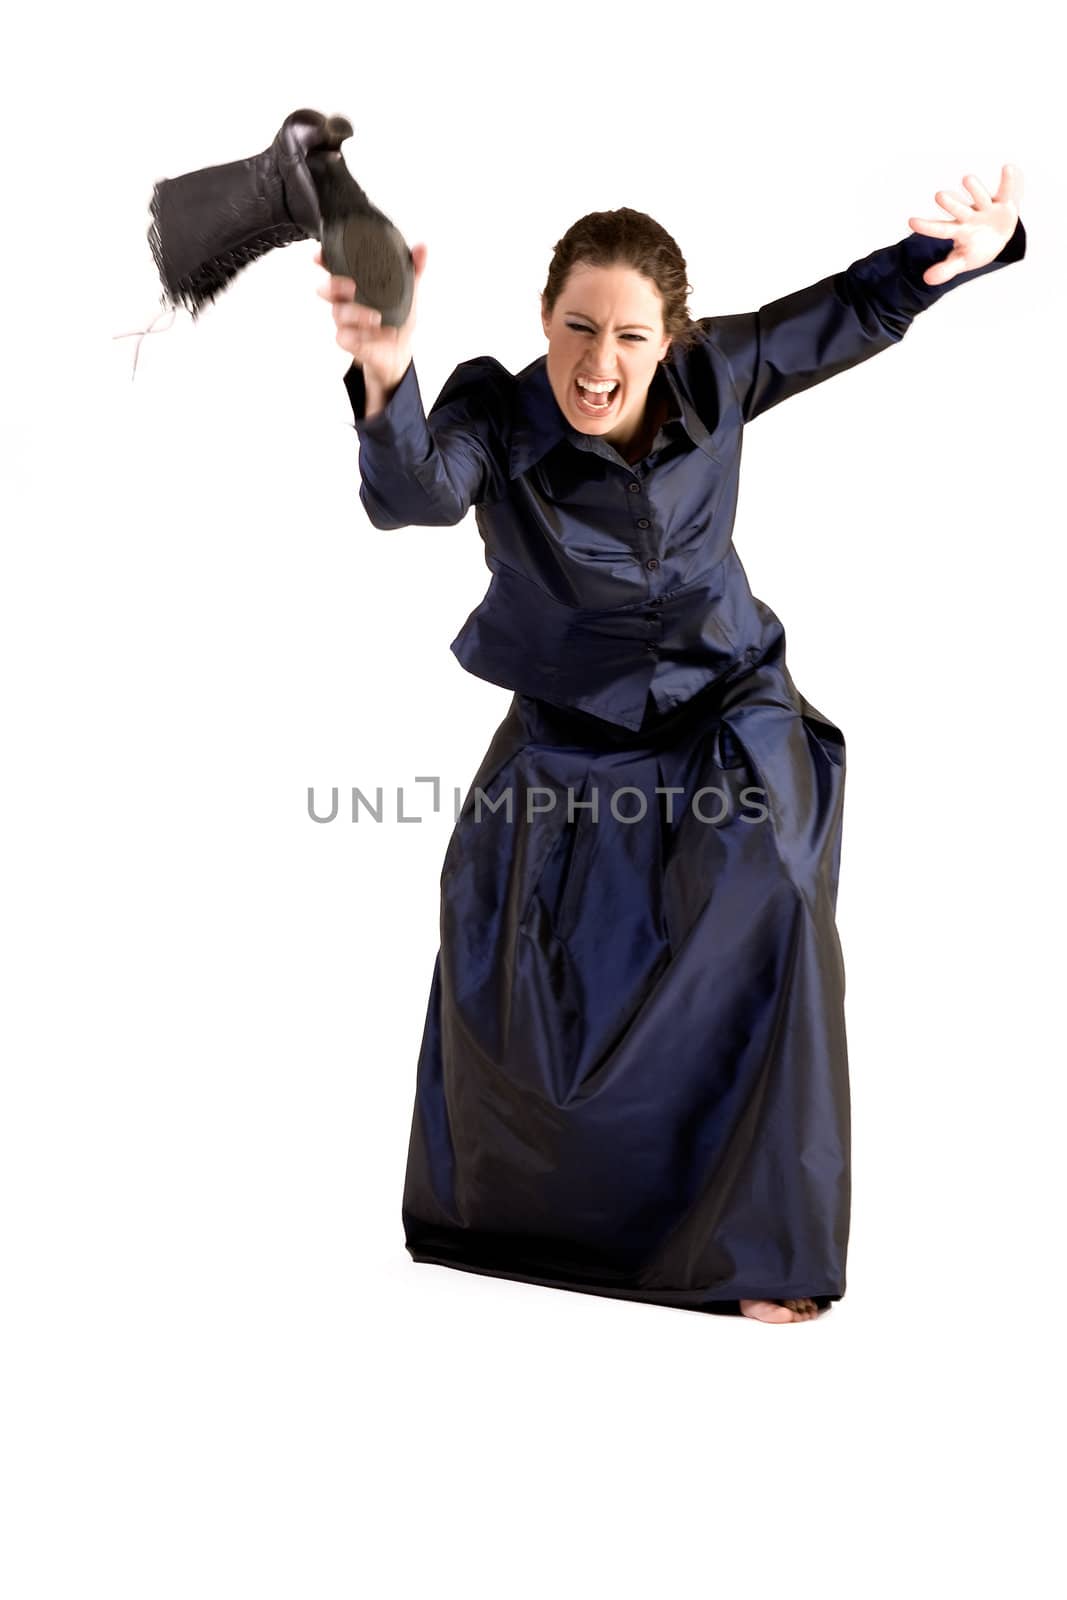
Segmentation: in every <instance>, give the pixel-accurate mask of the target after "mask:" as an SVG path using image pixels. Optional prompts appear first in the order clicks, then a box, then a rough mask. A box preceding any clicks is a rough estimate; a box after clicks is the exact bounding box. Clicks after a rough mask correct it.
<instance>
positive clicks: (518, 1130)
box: [403, 639, 850, 1314]
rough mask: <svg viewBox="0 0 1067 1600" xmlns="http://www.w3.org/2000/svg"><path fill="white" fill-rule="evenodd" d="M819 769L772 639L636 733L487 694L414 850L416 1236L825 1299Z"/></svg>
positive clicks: (822, 749) (839, 1267)
mask: <svg viewBox="0 0 1067 1600" xmlns="http://www.w3.org/2000/svg"><path fill="white" fill-rule="evenodd" d="M844 778H845V742H844V739H843V737H842V734H841V730H840V729H839V728H837V727H835V726H834V724H832V723H831V722H829V721H828V720H827V719H826V718H825V717H823V716H822V715H821V714H820V713H819V712H817V711H816V710H815V709H814V707H812V706H811V704H810V703H809V702H808V701H807V700H806V699H804V697H803V696H802V695H800V694H799V693H798V691H797V689H796V687H795V685H794V684H793V682H792V679H791V677H790V674H789V672H788V669H787V668H786V665H785V659H784V640H782V639H780V640H779V641H778V643H777V645H776V646H775V647H774V648H772V649H771V650H770V651H769V652H768V653H767V655H766V656H765V658H764V659H763V660H761V661H759V662H758V663H757V664H756V665H755V666H754V667H752V668H751V669H750V670H748V671H746V672H744V673H743V674H742V675H741V676H740V677H735V678H733V679H732V680H730V681H728V682H726V683H723V682H721V681H718V682H716V683H713V684H711V685H709V686H708V687H707V688H706V689H705V690H703V691H701V692H700V693H698V694H696V695H694V696H693V697H692V698H691V699H689V700H688V701H685V702H683V703H682V704H681V705H679V706H677V707H675V708H674V709H673V710H672V711H670V712H667V713H665V714H663V713H657V712H656V711H655V708H654V706H652V704H651V702H650V704H649V711H648V713H647V714H646V717H645V721H644V723H643V725H642V727H641V729H640V730H639V731H636V732H634V731H631V730H628V729H626V728H622V727H619V726H617V725H615V724H613V723H609V722H606V721H604V720H603V719H601V718H597V717H593V716H590V715H588V714H586V713H583V712H578V711H573V710H564V709H560V708H558V707H555V706H551V705H549V704H547V703H546V702H544V701H542V700H535V699H532V698H530V697H529V696H526V695H522V694H516V695H515V696H514V698H513V700H512V703H511V706H510V709H509V710H508V713H507V715H506V716H505V718H504V720H503V722H502V723H501V724H500V726H499V728H498V729H497V732H496V734H495V736H494V738H493V740H492V743H491V744H490V746H489V749H488V750H487V752H486V754H485V757H484V759H483V761H482V763H481V766H480V768H479V770H478V773H477V774H476V776H475V778H474V780H473V783H472V785H471V788H470V790H469V792H468V794H467V796H466V798H465V800H464V803H463V808H462V811H461V814H460V816H459V818H458V821H457V823H456V827H455V829H454V832H453V834H452V837H451V840H450V842H449V846H448V850H447V853H446V856H445V861H444V866H443V870H442V874H441V946H440V951H439V953H438V956H437V960H436V963H435V967H434V972H433V981H432V986H431V992H430V998H429V1005H428V1009H427V1015H426V1024H425V1030H424V1034H423V1039H422V1048H421V1053H420V1058H419V1063H418V1072H417V1082H416V1091H415V1105H414V1114H413V1117H412V1126H411V1140H410V1146H409V1153H408V1164H407V1173H406V1180H405V1186H404V1197H403V1223H404V1230H405V1235H406V1244H407V1249H408V1251H409V1252H410V1254H411V1256H412V1258H413V1259H414V1260H415V1261H421V1262H435V1263H438V1264H440V1265H443V1266H449V1267H458V1268H461V1269H463V1270H466V1271H473V1272H480V1273H488V1274H491V1275H494V1276H501V1277H507V1278H513V1279H520V1280H523V1281H525V1282H529V1283H537V1284H545V1285H550V1286H553V1287H556V1288H561V1289H574V1290H579V1291H583V1292H586V1293H593V1294H602V1295H611V1296H615V1297H619V1298H626V1299H634V1300H644V1301H653V1302H658V1303H660V1304H663V1305H673V1306H681V1307H685V1308H688V1309H692V1310H697V1311H720V1312H733V1313H735V1314H736V1313H737V1312H738V1311H739V1309H740V1308H739V1305H738V1302H739V1301H740V1300H741V1299H748V1298H760V1299H763V1298H767V1299H785V1298H790V1297H794V1296H796V1297H799V1296H802V1295H807V1296H811V1297H812V1298H813V1299H815V1301H816V1302H817V1303H818V1304H819V1305H820V1306H821V1307H826V1306H828V1305H829V1304H830V1303H831V1301H834V1300H838V1299H840V1298H841V1296H842V1295H843V1294H844V1292H845V1256H846V1248H847V1243H848V1232H849V1211H850V1167H849V1148H850V1105H849V1083H848V1063H847V1052H846V1041H845V1022H844V988H845V980H844V966H843V962H842V958H841V948H840V943H839V939H838V934H837V929H836V925H835V907H836V900H837V883H838V869H839V862H840V847H841V825H842V808H843V799H844ZM594 791H596V799H595V800H594ZM509 793H510V801H509ZM553 796H554V799H553V798H552V797H553ZM568 798H569V802H570V803H569V804H568ZM594 805H595V806H596V811H595V812H594V810H593V806H594ZM509 809H510V816H509Z"/></svg>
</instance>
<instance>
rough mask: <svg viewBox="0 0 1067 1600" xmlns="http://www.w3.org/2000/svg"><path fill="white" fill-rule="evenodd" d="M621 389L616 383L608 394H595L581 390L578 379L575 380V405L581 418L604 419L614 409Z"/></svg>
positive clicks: (587, 390)
mask: <svg viewBox="0 0 1067 1600" xmlns="http://www.w3.org/2000/svg"><path fill="white" fill-rule="evenodd" d="M621 389H622V385H621V384H620V383H616V385H615V387H614V389H612V391H611V393H610V394H595V393H593V392H592V391H591V390H589V389H583V388H582V386H581V384H580V383H579V382H578V379H577V378H575V380H574V394H575V404H576V405H577V407H578V410H579V411H580V412H582V414H583V416H588V417H606V416H607V415H608V414H609V413H610V412H611V411H613V410H614V409H615V406H616V405H617V403H618V399H619V394H620V392H621Z"/></svg>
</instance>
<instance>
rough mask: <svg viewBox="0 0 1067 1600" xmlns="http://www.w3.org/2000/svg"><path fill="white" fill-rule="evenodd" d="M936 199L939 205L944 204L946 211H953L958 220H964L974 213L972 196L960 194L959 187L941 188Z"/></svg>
mask: <svg viewBox="0 0 1067 1600" xmlns="http://www.w3.org/2000/svg"><path fill="white" fill-rule="evenodd" d="M934 199H935V200H936V201H937V203H938V205H939V206H944V208H945V210H946V211H949V212H951V214H952V215H953V216H954V217H955V218H956V220H957V221H958V222H964V221H966V220H967V219H968V218H971V217H973V215H974V207H973V206H972V205H971V201H970V196H969V195H962V194H960V192H959V190H958V189H939V190H938V191H937V193H936V194H935V195H934Z"/></svg>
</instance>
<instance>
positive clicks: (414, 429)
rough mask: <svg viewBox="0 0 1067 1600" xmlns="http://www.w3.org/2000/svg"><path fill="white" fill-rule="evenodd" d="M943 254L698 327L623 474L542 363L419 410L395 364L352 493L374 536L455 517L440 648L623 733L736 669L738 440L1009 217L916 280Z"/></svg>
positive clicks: (747, 630) (854, 272)
mask: <svg viewBox="0 0 1067 1600" xmlns="http://www.w3.org/2000/svg"><path fill="white" fill-rule="evenodd" d="M951 248H952V244H951V241H950V240H948V239H933V238H929V237H927V236H926V235H925V234H918V233H911V234H909V235H908V236H907V237H906V238H905V239H902V240H901V241H900V242H899V243H897V244H893V245H889V246H887V247H886V248H884V249H880V250H876V251H874V252H873V254H871V255H869V256H865V257H863V258H861V259H860V260H858V261H854V262H853V263H852V265H851V266H849V267H848V268H847V269H846V270H845V271H843V272H837V273H833V274H831V275H830V276H829V277H825V278H822V279H820V280H819V281H818V282H817V283H813V284H811V285H810V286H809V287H808V288H805V289H799V290H797V291H796V292H794V293H792V294H787V295H784V296H783V297H782V298H781V299H778V300H772V301H770V302H769V303H768V304H766V305H763V306H761V307H760V308H759V310H758V311H750V312H743V313H739V314H736V315H731V316H717V317H703V318H701V319H700V322H699V326H700V328H701V329H702V331H703V334H704V337H703V339H702V340H701V341H700V343H699V344H696V345H695V346H693V347H692V348H691V349H689V350H680V349H677V348H672V350H671V351H670V353H669V354H668V356H667V359H666V360H665V361H664V362H663V363H662V364H661V365H660V367H659V368H658V369H657V373H656V376H655V378H654V379H653V390H655V388H656V386H659V387H660V390H661V392H662V395H663V398H664V399H666V400H667V402H668V418H667V420H666V422H664V424H663V425H662V426H661V428H660V429H659V432H658V433H657V435H656V437H655V439H654V440H653V442H652V446H651V448H650V450H649V452H648V454H647V455H646V456H645V457H644V458H643V460H641V461H638V462H636V463H630V462H627V461H626V460H625V459H624V457H623V456H622V455H621V454H620V453H619V452H618V451H617V450H616V449H615V448H614V446H613V445H610V444H608V443H607V441H606V440H604V439H602V438H598V437H597V436H595V435H592V434H585V433H582V432H580V431H579V430H578V429H576V428H574V427H572V426H571V424H570V423H569V422H568V421H567V419H566V418H565V416H564V415H563V412H562V411H561V410H560V408H559V406H558V404H557V402H556V399H555V396H554V395H553V393H552V389H551V386H550V384H549V381H548V372H547V358H546V356H544V355H542V356H540V357H538V359H537V360H536V361H532V362H531V363H530V365H529V366H527V367H524V368H523V370H522V371H521V372H520V373H518V374H517V375H515V374H512V373H510V372H509V371H508V370H507V368H506V367H504V366H502V365H501V363H500V362H499V361H497V360H495V359H494V358H493V357H492V356H477V357H475V358H474V359H473V360H470V361H464V362H462V363H461V364H460V365H459V366H458V367H457V368H456V369H455V371H454V372H453V373H452V375H451V377H450V378H449V379H448V380H447V382H446V383H445V385H444V387H443V389H442V390H441V393H440V395H439V396H438V398H437V400H436V401H435V402H434V404H433V406H432V408H431V410H430V412H429V415H428V416H427V414H426V413H425V411H424V409H423V404H422V398H421V394H420V391H419V383H418V376H417V374H416V371H415V364H414V362H412V363H411V364H410V365H409V367H408V369H407V371H406V372H405V374H404V376H403V378H402V379H401V381H400V383H399V385H398V386H397V387H396V389H395V390H394V391H393V393H392V394H391V395H390V397H389V400H388V403H387V404H386V406H385V407H384V409H383V410H382V411H380V412H378V413H377V414H376V415H374V416H373V417H370V418H368V417H366V416H365V415H364V412H365V408H366V391H365V387H364V383H363V374H362V371H361V369H360V368H359V367H358V366H356V365H355V364H353V365H352V367H351V368H350V369H349V371H348V372H347V373H346V374H345V376H344V383H345V387H346V389H347V391H348V395H349V399H350V401H351V403H352V410H353V415H354V417H355V423H354V427H355V430H356V432H357V434H358V435H359V441H360V445H359V469H360V476H361V479H362V482H361V485H360V490H359V497H360V500H361V502H362V504H363V506H364V509H365V510H366V513H367V516H368V517H369V518H370V521H371V522H372V523H373V525H374V526H375V527H376V528H403V527H408V526H418V527H442V526H451V525H453V524H455V523H458V522H460V521H462V520H463V518H464V517H465V516H466V514H467V512H468V510H469V509H470V507H471V506H472V505H473V506H474V507H475V519H476V522H477V525H478V529H479V532H480V533H481V537H482V540H483V541H484V545H485V559H486V564H487V565H488V567H489V569H490V571H491V573H492V578H491V581H490V584H489V589H488V592H487V594H486V596H485V598H484V600H483V601H482V602H481V604H480V605H479V606H477V607H476V608H475V610H474V611H472V612H471V614H470V616H469V617H468V618H467V620H466V622H465V623H464V625H463V627H462V628H461V630H460V632H459V634H458V635H457V636H456V638H455V639H454V640H453V642H452V645H451V648H452V650H453V652H454V653H455V655H456V656H457V658H458V659H459V661H460V662H461V663H462V665H463V666H464V667H465V668H466V669H467V670H468V671H469V672H472V673H474V674H475V675H476V676H478V677H480V678H485V679H487V680H488V681H489V682H490V683H496V684H500V685H502V686H503V687H505V688H510V689H513V690H517V691H519V692H521V693H524V694H529V695H534V696H537V697H538V698H540V699H543V700H547V701H549V702H551V703H552V704H554V705H560V706H570V707H574V708H577V709H578V710H582V711H587V712H591V713H592V714H593V715H595V716H598V717H602V718H604V719H606V720H607V721H609V722H614V723H618V724H621V725H622V726H623V727H627V728H638V727H640V725H641V722H642V719H643V716H644V714H645V710H646V707H647V705H648V701H649V697H650V696H651V699H652V701H653V702H654V704H655V706H656V708H657V709H658V710H660V711H666V710H669V709H670V708H671V707H672V706H674V705H676V704H678V703H679V702H680V701H682V700H686V699H688V698H689V697H690V696H691V695H693V694H694V693H696V691H697V690H698V689H702V688H703V687H704V686H705V685H706V684H708V683H710V682H711V681H712V680H713V679H716V678H724V679H725V678H728V677H730V676H732V675H736V674H738V673H741V672H744V671H746V670H747V669H748V667H749V666H750V665H751V663H752V662H754V661H755V660H757V659H758V658H759V657H760V655H761V654H762V652H763V651H764V650H765V649H766V648H767V647H768V644H769V641H770V640H771V639H772V638H773V637H776V636H777V635H778V634H779V633H780V628H781V625H780V624H779V622H778V619H777V618H776V617H775V615H774V613H773V612H772V611H771V610H770V608H769V607H767V606H765V605H764V603H763V602H762V601H760V600H758V599H756V598H755V597H754V596H753V594H752V591H751V590H750V588H749V585H748V580H747V578H746V576H745V572H744V569H743V567H742V565H741V562H740V559H739V558H738V555H737V552H736V550H735V549H734V545H733V526H734V517H735V513H736V509H737V492H738V481H739V474H740V466H741V442H742V433H743V429H744V424H745V423H746V422H751V421H752V419H753V418H754V417H758V416H759V415H760V414H761V412H764V411H767V410H769V409H770V407H771V406H775V405H777V404H778V403H779V401H781V400H786V399H788V398H789V397H790V395H794V394H799V393H800V392H801V391H802V390H804V389H808V388H811V386H812V385H813V384H816V383H821V382H822V381H823V379H824V378H829V377H832V376H833V375H834V374H835V373H838V372H844V371H846V370H847V369H848V368H849V367H853V366H856V365H857V363H859V362H860V361H865V360H867V358H868V357H869V356H873V355H876V354H877V353H878V352H879V351H880V350H885V349H888V347H889V346H890V345H893V344H896V343H898V342H899V341H900V340H901V339H902V338H903V336H904V334H905V333H906V332H907V330H908V328H909V327H910V325H911V322H912V320H913V318H914V317H915V316H916V315H917V314H918V313H919V312H920V311H923V310H925V309H926V307H927V306H929V305H932V304H933V302H934V301H935V300H939V299H940V298H941V296H942V295H943V294H945V293H946V292H948V291H949V290H951V289H954V288H957V287H958V286H959V285H960V284H963V283H967V282H969V281H970V279H972V278H980V277H981V276H982V275H983V274H984V273H987V272H993V271H996V270H997V269H998V268H999V267H1002V266H1006V265H1008V264H1009V263H1011V262H1013V261H1019V260H1021V259H1022V258H1023V256H1024V255H1025V254H1026V233H1025V230H1024V228H1023V224H1022V220H1021V219H1020V220H1019V221H1018V222H1017V224H1016V227H1015V232H1014V233H1013V234H1012V236H1011V238H1010V240H1008V242H1007V243H1006V244H1005V246H1004V248H1003V249H1002V250H1001V252H1000V254H999V255H998V256H997V257H995V259H994V260H993V261H991V262H989V263H988V264H987V265H986V266H984V267H978V268H976V269H974V270H973V271H971V272H962V273H957V274H956V276H955V277H954V278H950V279H949V281H948V282H947V283H944V284H936V285H930V284H926V283H924V282H923V281H922V274H923V272H924V270H925V269H926V268H927V267H929V266H930V265H932V263H933V262H935V261H940V260H942V259H943V258H944V257H945V256H947V255H948V254H949V253H950V251H951Z"/></svg>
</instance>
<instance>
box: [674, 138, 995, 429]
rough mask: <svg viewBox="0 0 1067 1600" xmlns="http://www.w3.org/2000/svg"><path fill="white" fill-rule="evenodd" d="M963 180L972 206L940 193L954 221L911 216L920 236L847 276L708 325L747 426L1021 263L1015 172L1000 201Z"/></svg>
mask: <svg viewBox="0 0 1067 1600" xmlns="http://www.w3.org/2000/svg"><path fill="white" fill-rule="evenodd" d="M964 182H965V184H966V185H967V187H968V189H969V190H970V193H971V196H972V200H971V201H970V202H968V200H967V199H966V198H965V197H963V196H960V195H959V194H957V193H955V192H953V191H948V190H939V191H938V194H937V199H938V202H939V203H940V204H941V205H942V206H943V207H944V209H945V210H947V211H949V212H950V213H951V215H952V218H953V220H952V221H945V220H941V219H924V218H920V217H910V218H909V219H908V220H909V222H910V223H912V225H913V226H914V227H915V228H916V231H915V232H914V233H910V234H909V235H908V236H907V238H906V239H901V240H900V241H899V243H897V244H893V245H888V246H886V247H885V248H884V249H881V250H875V251H874V252H873V254H871V255H869V256H864V257H862V258H861V259H860V260H858V261H854V262H853V263H852V265H851V266H849V267H847V268H846V269H845V271H844V272H836V273H832V274H831V275H830V276H829V277H826V278H821V279H820V280H819V281H818V282H817V283H813V284H811V285H809V287H808V288H806V289H799V290H797V291H796V292H795V293H793V294H787V295H783V296H782V298H781V299H779V300H771V301H769V302H768V303H767V304H766V305H763V306H761V307H760V308H759V310H758V311H752V312H744V313H739V314H737V315H734V316H723V317H705V318H702V319H701V326H702V327H704V328H705V330H706V332H707V334H708V338H709V340H710V341H711V342H712V343H714V344H715V345H716V346H717V347H718V348H719V349H720V350H721V351H722V353H723V354H724V355H725V357H726V359H727V361H728V362H729V365H730V369H731V373H732V376H733V383H734V390H735V393H736V395H737V398H738V402H739V404H740V406H741V414H742V417H743V419H744V421H745V422H751V421H752V419H753V418H754V417H758V416H759V415H760V414H761V412H764V411H768V410H769V409H770V408H771V406H776V405H778V403H779V402H780V401H782V400H787V399H789V397H790V396H791V395H794V394H799V393H800V392H801V391H802V390H804V389H810V388H811V387H812V386H813V385H814V384H816V383H822V382H823V380H824V379H826V378H831V377H833V376H834V374H835V373H838V372H845V371H847V369H848V368H849V367H854V366H856V365H858V363H859V362H861V361H866V360H868V359H869V358H870V357H871V356H873V355H877V353H878V352H879V351H880V350H886V349H888V348H889V346H890V345H892V344H897V343H899V341H900V340H901V339H902V338H903V337H904V335H905V333H906V332H907V331H908V329H909V327H910V326H911V324H912V322H913V321H914V319H915V317H916V316H917V315H918V314H919V312H920V311H925V310H926V308H927V307H928V306H930V305H932V304H933V303H934V301H935V300H939V299H940V298H941V296H942V295H943V294H946V293H948V292H949V290H951V289H954V288H956V287H957V286H958V285H960V284H962V283H968V282H970V280H971V279H973V278H980V277H982V276H983V275H984V274H985V273H987V272H995V271H996V270H997V269H998V268H1000V267H1004V266H1008V265H1010V264H1011V263H1012V262H1014V261H1021V260H1022V258H1023V257H1024V256H1025V254H1026V231H1025V229H1024V227H1023V224H1022V220H1021V218H1020V217H1019V213H1018V204H1017V202H1018V198H1019V187H1020V175H1019V172H1018V169H1017V168H1014V167H1010V166H1006V167H1004V168H1003V170H1002V175H1001V184H1000V188H999V189H998V190H997V193H996V195H995V196H990V195H989V193H988V191H987V190H986V189H984V188H983V186H982V185H981V184H980V183H979V182H978V180H977V179H974V178H965V179H964Z"/></svg>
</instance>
